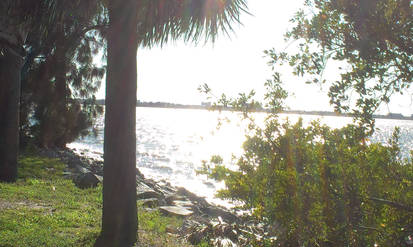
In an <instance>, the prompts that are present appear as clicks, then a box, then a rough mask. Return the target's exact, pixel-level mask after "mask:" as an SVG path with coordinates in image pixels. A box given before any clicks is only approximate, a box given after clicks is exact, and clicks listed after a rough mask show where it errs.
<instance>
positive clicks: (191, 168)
mask: <svg viewBox="0 0 413 247" xmlns="http://www.w3.org/2000/svg"><path fill="white" fill-rule="evenodd" d="M299 117H300V116H299V115H292V114H282V115H281V116H280V118H281V119H286V118H288V119H289V121H290V123H291V124H293V123H295V122H296V121H297V120H298V119H299ZM254 118H255V119H256V121H257V123H261V125H262V123H263V121H264V119H265V114H263V113H257V114H254ZM218 119H221V122H222V123H223V124H222V126H221V127H220V128H219V129H217V123H218ZM226 119H229V120H231V121H230V122H229V123H227V122H226ZM317 119H320V121H321V122H322V123H324V124H327V125H328V126H330V127H332V128H340V127H343V126H344V125H346V124H348V123H351V122H352V120H351V118H346V117H329V116H327V117H320V116H303V123H304V125H308V124H309V123H310V122H311V121H313V120H317ZM239 120H240V118H239V114H236V113H230V112H222V113H221V114H220V113H218V112H209V111H205V110H192V109H165V108H143V107H138V108H137V117H136V136H137V143H136V149H137V155H136V161H137V167H138V168H139V169H140V171H141V172H142V173H143V174H144V175H145V177H147V178H153V179H155V180H156V181H160V180H165V181H166V182H169V183H171V184H172V185H175V186H182V187H185V188H186V189H188V190H190V191H192V192H194V193H196V194H198V195H199V196H204V197H206V198H207V199H208V200H209V201H210V202H215V203H219V204H223V205H227V204H225V203H224V202H223V201H220V200H217V199H214V198H213V195H214V193H215V192H216V191H217V189H220V188H223V184H221V183H216V182H214V181H212V180H208V179H207V178H206V177H205V176H204V175H197V174H196V170H197V169H199V168H201V166H202V160H210V158H211V156H212V155H220V156H221V157H222V158H223V159H224V164H225V165H227V166H231V165H233V164H234V162H235V161H233V160H232V155H235V156H238V157H239V156H240V155H241V154H242V143H243V141H244V140H245V130H246V127H247V122H240V121H239ZM103 125H104V124H103V116H102V117H101V118H100V119H99V120H98V135H97V136H96V137H95V136H93V135H90V136H87V137H85V138H83V139H80V140H77V141H75V142H73V143H71V144H69V145H68V147H69V148H74V149H76V151H77V152H79V153H83V154H84V155H87V156H91V157H93V158H101V156H102V153H103ZM395 126H400V130H401V138H400V143H401V147H402V151H403V152H404V153H405V154H407V153H408V152H409V150H410V149H411V148H412V147H413V134H412V133H413V122H412V121H406V120H405V121H402V120H383V119H381V120H377V131H376V133H375V135H374V136H373V137H372V141H373V142H382V143H385V142H386V141H387V140H388V138H389V137H390V136H391V134H392V132H393V129H394V127H395ZM406 156H407V155H406Z"/></svg>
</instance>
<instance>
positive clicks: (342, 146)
mask: <svg viewBox="0 0 413 247" xmlns="http://www.w3.org/2000/svg"><path fill="white" fill-rule="evenodd" d="M251 130H252V134H251V135H249V136H248V137H247V140H246V141H245V143H244V145H243V148H244V153H243V155H242V156H241V157H240V158H239V159H238V162H237V169H236V170H231V169H228V168H226V167H225V165H223V164H222V160H220V159H218V158H217V157H214V158H213V160H212V161H215V162H209V163H205V164H204V167H203V169H202V171H201V172H202V173H205V174H208V176H209V177H210V178H213V179H215V180H219V181H224V182H225V185H226V189H224V190H221V191H219V192H218V196H219V197H221V198H224V199H229V200H232V201H237V202H241V204H242V206H240V207H241V208H243V209H248V210H250V211H251V213H252V214H253V215H254V216H255V217H256V218H257V219H258V220H260V221H262V222H264V223H265V225H266V226H267V228H268V231H269V232H270V233H271V234H270V235H271V236H277V240H276V241H275V242H273V244H274V246H275V245H276V246H278V245H280V244H281V246H374V244H378V245H379V246H405V245H406V239H407V238H409V237H410V236H413V164H412V162H410V161H408V160H402V159H401V158H400V154H399V149H398V145H397V142H398V130H397V129H396V131H395V133H394V136H393V138H392V139H391V140H390V141H389V145H382V144H377V143H374V144H370V143H369V141H368V138H366V136H365V134H364V131H363V129H361V128H359V127H356V126H353V125H348V126H346V127H344V128H341V129H330V128H329V127H327V126H322V125H320V124H319V123H318V122H313V123H311V124H310V125H309V126H308V127H304V126H303V123H302V120H299V121H298V122H297V123H296V124H294V125H291V124H290V123H289V122H288V121H287V122H285V123H281V122H280V121H278V119H277V118H274V117H270V118H268V119H267V120H266V122H265V127H264V128H262V129H261V128H258V127H257V126H252V127H251Z"/></svg>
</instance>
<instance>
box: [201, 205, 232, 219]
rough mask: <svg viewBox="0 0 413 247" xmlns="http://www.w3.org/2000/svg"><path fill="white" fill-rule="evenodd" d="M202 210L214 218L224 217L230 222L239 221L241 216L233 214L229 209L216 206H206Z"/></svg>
mask: <svg viewBox="0 0 413 247" xmlns="http://www.w3.org/2000/svg"><path fill="white" fill-rule="evenodd" d="M201 211H202V212H203V213H204V214H207V215H208V216H210V217H212V218H218V217H222V219H224V220H225V221H226V222H230V223H233V222H237V221H238V220H239V218H238V217H237V216H236V215H235V214H232V213H230V212H228V211H225V210H224V209H221V208H219V207H215V206H207V207H204V208H202V209H201Z"/></svg>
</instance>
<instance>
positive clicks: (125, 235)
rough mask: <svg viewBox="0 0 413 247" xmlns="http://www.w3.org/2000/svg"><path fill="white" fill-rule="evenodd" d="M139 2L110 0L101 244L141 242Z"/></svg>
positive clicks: (98, 242)
mask: <svg viewBox="0 0 413 247" xmlns="http://www.w3.org/2000/svg"><path fill="white" fill-rule="evenodd" d="M136 2H137V1H136V0H110V1H109V18H110V26H109V33H108V38H107V39H108V56H107V59H108V60H107V79H106V109H105V143H104V160H105V161H104V175H103V214H102V232H101V235H100V237H99V238H98V240H97V241H96V243H95V246H105V247H106V246H108V247H109V246H110V247H112V246H113V247H115V246H122V247H123V246H132V245H133V244H134V243H135V242H136V236H137V227H138V226H137V209H136V133H135V130H136V127H135V124H136V80H137V75H136V73H137V68H136V52H137V44H138V42H137V32H136V28H137V3H136Z"/></svg>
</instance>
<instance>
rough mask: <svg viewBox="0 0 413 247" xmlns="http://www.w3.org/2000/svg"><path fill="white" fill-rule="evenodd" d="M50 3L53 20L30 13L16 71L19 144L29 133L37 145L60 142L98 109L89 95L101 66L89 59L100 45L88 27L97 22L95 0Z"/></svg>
mask: <svg viewBox="0 0 413 247" xmlns="http://www.w3.org/2000/svg"><path fill="white" fill-rule="evenodd" d="M54 4H55V5H56V6H55V8H56V11H57V13H55V15H53V16H54V17H53V18H51V17H49V13H43V14H42V15H39V16H37V17H36V18H37V20H38V21H39V23H38V25H36V26H34V28H33V29H32V30H31V32H30V33H29V35H28V39H27V42H26V50H27V52H28V55H27V57H26V60H25V65H24V67H23V71H22V78H23V81H22V97H21V137H22V138H21V139H22V140H23V142H22V143H25V142H27V138H30V137H32V138H34V140H35V142H36V143H37V144H38V145H40V146H43V147H55V146H57V147H62V146H65V145H66V143H68V142H71V141H73V140H74V139H76V138H77V137H79V136H81V135H85V134H86V133H87V131H88V129H90V127H92V126H93V123H94V119H95V118H96V116H97V114H99V113H101V111H102V107H101V106H98V105H96V104H94V101H95V98H94V93H96V92H97V90H98V89H99V86H100V80H101V79H102V78H103V76H104V73H105V67H104V66H103V65H102V66H96V65H95V64H94V62H93V59H94V57H95V56H97V55H98V53H99V51H101V50H102V49H103V47H104V42H103V39H102V36H99V32H98V31H97V30H94V29H95V28H98V27H99V24H100V22H102V21H103V20H101V18H102V17H101V15H102V14H103V13H104V10H103V9H102V6H101V4H100V2H99V1H87V2H85V1H82V2H71V1H69V2H68V1H63V2H56V3H54ZM45 27H47V32H42V31H41V30H42V29H44V28H45ZM82 101H83V102H84V103H83V104H82Z"/></svg>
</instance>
